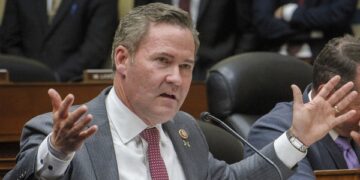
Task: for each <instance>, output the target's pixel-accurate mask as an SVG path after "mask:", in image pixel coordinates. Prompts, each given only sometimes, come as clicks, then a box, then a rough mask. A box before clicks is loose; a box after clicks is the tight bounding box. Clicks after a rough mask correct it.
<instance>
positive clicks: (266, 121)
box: [245, 36, 360, 179]
mask: <svg viewBox="0 0 360 180" xmlns="http://www.w3.org/2000/svg"><path fill="white" fill-rule="evenodd" d="M359 57H360V40H359V39H356V38H354V37H351V36H344V37H342V38H334V39H332V40H330V41H329V42H328V43H327V44H326V45H325V47H324V48H323V50H322V51H321V52H320V54H319V55H318V57H317V58H316V60H315V62H314V69H313V71H314V73H313V82H312V84H310V85H309V86H308V87H307V88H306V90H305V92H304V94H303V101H304V102H305V103H308V102H310V103H313V101H314V97H316V96H317V95H318V94H319V92H321V91H322V90H323V89H324V88H325V84H326V82H327V81H328V80H329V79H331V78H333V77H334V76H336V75H340V76H341V82H340V84H339V85H338V86H337V87H336V88H335V89H338V88H339V87H340V85H342V84H345V83H347V82H349V81H353V82H354V83H355V85H354V90H356V91H357V92H359V91H360V59H359ZM293 104H294V103H293V102H282V103H278V104H277V105H276V106H275V107H274V109H273V110H272V111H270V112H269V113H268V114H266V115H264V116H263V117H261V118H260V119H259V120H257V121H256V122H255V124H254V125H253V127H252V128H251V130H250V132H249V135H248V140H249V142H250V143H251V144H253V145H254V146H255V147H257V148H262V147H264V146H266V145H267V144H268V143H270V142H272V141H273V140H274V139H276V138H278V137H279V136H281V135H282V134H283V133H284V132H285V131H286V130H287V129H289V128H290V127H291V125H292V124H293V118H292V117H293V115H295V114H293V110H292V109H293ZM350 109H354V110H356V111H357V113H356V115H355V116H353V117H352V118H351V119H350V120H348V121H345V122H343V123H340V124H338V125H337V126H335V127H334V128H333V129H332V130H330V132H329V133H328V134H327V135H326V136H325V137H323V138H322V139H321V140H320V141H318V142H316V143H314V144H313V145H311V146H310V147H309V149H308V153H307V155H306V158H305V159H303V160H302V161H300V162H299V164H298V168H297V170H296V173H295V174H294V175H293V176H292V177H291V178H290V179H315V177H314V173H313V171H314V170H322V169H347V168H349V169H352V168H360V164H359V158H358V157H360V156H359V155H360V149H359V146H358V144H355V143H354V141H353V140H351V136H350V135H351V133H352V132H358V131H359V125H358V124H359V121H360V96H358V97H356V99H355V101H353V102H352V103H351V104H350V105H349V107H348V108H343V107H342V104H340V103H338V104H336V105H335V106H334V112H336V117H340V116H342V115H343V114H344V113H345V112H347V111H348V110H350ZM340 143H343V144H347V146H348V147H351V149H350V150H349V151H348V152H343V148H342V146H341V145H339V144H340ZM251 154H253V152H252V151H251V149H250V148H249V147H247V146H246V147H245V156H250V155H251ZM345 155H346V156H351V158H350V159H349V160H347V158H345V157H344V156H345Z"/></svg>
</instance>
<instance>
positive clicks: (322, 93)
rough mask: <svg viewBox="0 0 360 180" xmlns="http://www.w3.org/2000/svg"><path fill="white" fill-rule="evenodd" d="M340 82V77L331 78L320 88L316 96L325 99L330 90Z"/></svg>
mask: <svg viewBox="0 0 360 180" xmlns="http://www.w3.org/2000/svg"><path fill="white" fill-rule="evenodd" d="M339 82H340V76H339V75H336V76H334V77H332V78H331V79H330V80H329V81H328V82H327V83H326V84H325V85H324V86H323V88H321V90H320V92H319V93H318V96H321V97H322V98H324V99H327V97H328V96H329V94H330V93H331V92H332V90H333V89H334V88H335V86H336V85H337V84H338V83H339Z"/></svg>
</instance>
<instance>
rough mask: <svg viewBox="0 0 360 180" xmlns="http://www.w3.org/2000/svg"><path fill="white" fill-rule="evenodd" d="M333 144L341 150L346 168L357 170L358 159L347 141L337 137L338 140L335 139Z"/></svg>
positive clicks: (359, 165) (358, 165)
mask: <svg viewBox="0 0 360 180" xmlns="http://www.w3.org/2000/svg"><path fill="white" fill-rule="evenodd" d="M335 143H336V144H337V145H338V146H339V147H340V149H341V150H342V152H343V156H344V158H345V161H346V164H347V166H348V168H349V169H354V168H359V167H360V164H359V160H358V157H357V156H356V154H355V151H354V149H353V148H352V147H351V144H350V141H349V139H347V138H345V137H340V136H339V137H338V138H336V140H335Z"/></svg>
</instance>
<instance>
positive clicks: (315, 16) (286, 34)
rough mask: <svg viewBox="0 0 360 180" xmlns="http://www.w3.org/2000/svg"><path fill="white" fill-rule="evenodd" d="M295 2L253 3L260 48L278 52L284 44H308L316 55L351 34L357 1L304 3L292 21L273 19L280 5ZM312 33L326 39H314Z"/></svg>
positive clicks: (271, 0)
mask: <svg viewBox="0 0 360 180" xmlns="http://www.w3.org/2000/svg"><path fill="white" fill-rule="evenodd" d="M291 2H295V3H296V2H297V1H296V0H254V1H253V21H254V25H255V26H256V30H257V33H258V35H259V36H260V37H261V38H262V41H261V42H260V43H259V45H261V46H262V48H263V49H265V50H275V51H278V49H279V47H280V45H282V44H284V43H285V42H308V43H309V44H310V47H311V48H312V51H313V53H314V54H315V55H316V54H317V53H318V52H319V51H320V50H321V49H322V48H323V46H324V44H325V43H326V42H327V41H328V40H330V39H331V38H334V37H337V36H342V35H344V34H345V33H352V31H351V19H352V17H353V15H354V13H355V10H356V4H357V0H341V1H339V0H304V5H303V6H300V7H299V8H298V9H296V10H295V12H294V15H293V18H292V20H291V21H290V22H285V21H284V20H279V19H276V18H274V12H275V10H276V9H277V8H278V7H280V6H281V5H284V4H287V3H291ZM312 30H318V31H322V32H323V33H324V37H323V38H321V39H317V40H314V39H311V38H310V32H311V31H312Z"/></svg>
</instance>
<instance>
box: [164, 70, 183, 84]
mask: <svg viewBox="0 0 360 180" xmlns="http://www.w3.org/2000/svg"><path fill="white" fill-rule="evenodd" d="M166 80H167V81H168V82H171V83H173V84H175V85H180V84H181V83H182V76H181V72H180V68H179V67H178V66H177V67H174V68H172V69H171V72H169V74H168V75H167V77H166Z"/></svg>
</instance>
